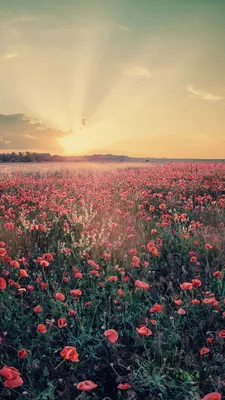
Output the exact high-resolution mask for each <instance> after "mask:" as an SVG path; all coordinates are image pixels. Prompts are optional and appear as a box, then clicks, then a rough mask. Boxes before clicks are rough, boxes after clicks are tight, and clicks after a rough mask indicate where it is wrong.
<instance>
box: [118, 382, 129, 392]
mask: <svg viewBox="0 0 225 400" xmlns="http://www.w3.org/2000/svg"><path fill="white" fill-rule="evenodd" d="M117 388H118V389H120V390H128V389H130V388H131V386H130V385H129V383H120V384H119V385H118V386H117Z"/></svg>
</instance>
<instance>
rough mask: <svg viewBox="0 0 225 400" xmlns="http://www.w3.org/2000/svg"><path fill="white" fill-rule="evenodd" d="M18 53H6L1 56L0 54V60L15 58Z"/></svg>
mask: <svg viewBox="0 0 225 400" xmlns="http://www.w3.org/2000/svg"><path fill="white" fill-rule="evenodd" d="M18 55H19V54H18V53H8V54H4V55H2V56H0V59H1V60H9V59H10V58H15V57H18Z"/></svg>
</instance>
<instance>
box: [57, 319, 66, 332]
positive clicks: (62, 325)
mask: <svg viewBox="0 0 225 400" xmlns="http://www.w3.org/2000/svg"><path fill="white" fill-rule="evenodd" d="M66 326H67V323H66V318H60V319H58V328H60V329H61V328H65V327H66Z"/></svg>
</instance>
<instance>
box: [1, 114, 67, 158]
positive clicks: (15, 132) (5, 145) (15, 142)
mask: <svg viewBox="0 0 225 400" xmlns="http://www.w3.org/2000/svg"><path fill="white" fill-rule="evenodd" d="M66 135H68V132H67V131H62V130H60V129H54V128H50V127H48V126H47V125H45V124H44V123H43V122H42V121H39V120H37V119H33V118H30V117H28V116H27V115H25V114H7V115H5V114H0V150H6V149H15V150H20V149H27V150H29V149H34V150H35V149H41V148H42V149H43V150H45V149H46V150H47V149H55V150H57V149H58V150H60V144H59V142H58V141H57V138H60V137H64V136H66Z"/></svg>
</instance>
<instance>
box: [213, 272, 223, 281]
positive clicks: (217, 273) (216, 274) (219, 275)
mask: <svg viewBox="0 0 225 400" xmlns="http://www.w3.org/2000/svg"><path fill="white" fill-rule="evenodd" d="M213 276H215V277H216V278H218V279H220V278H222V272H221V271H215V272H213Z"/></svg>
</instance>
